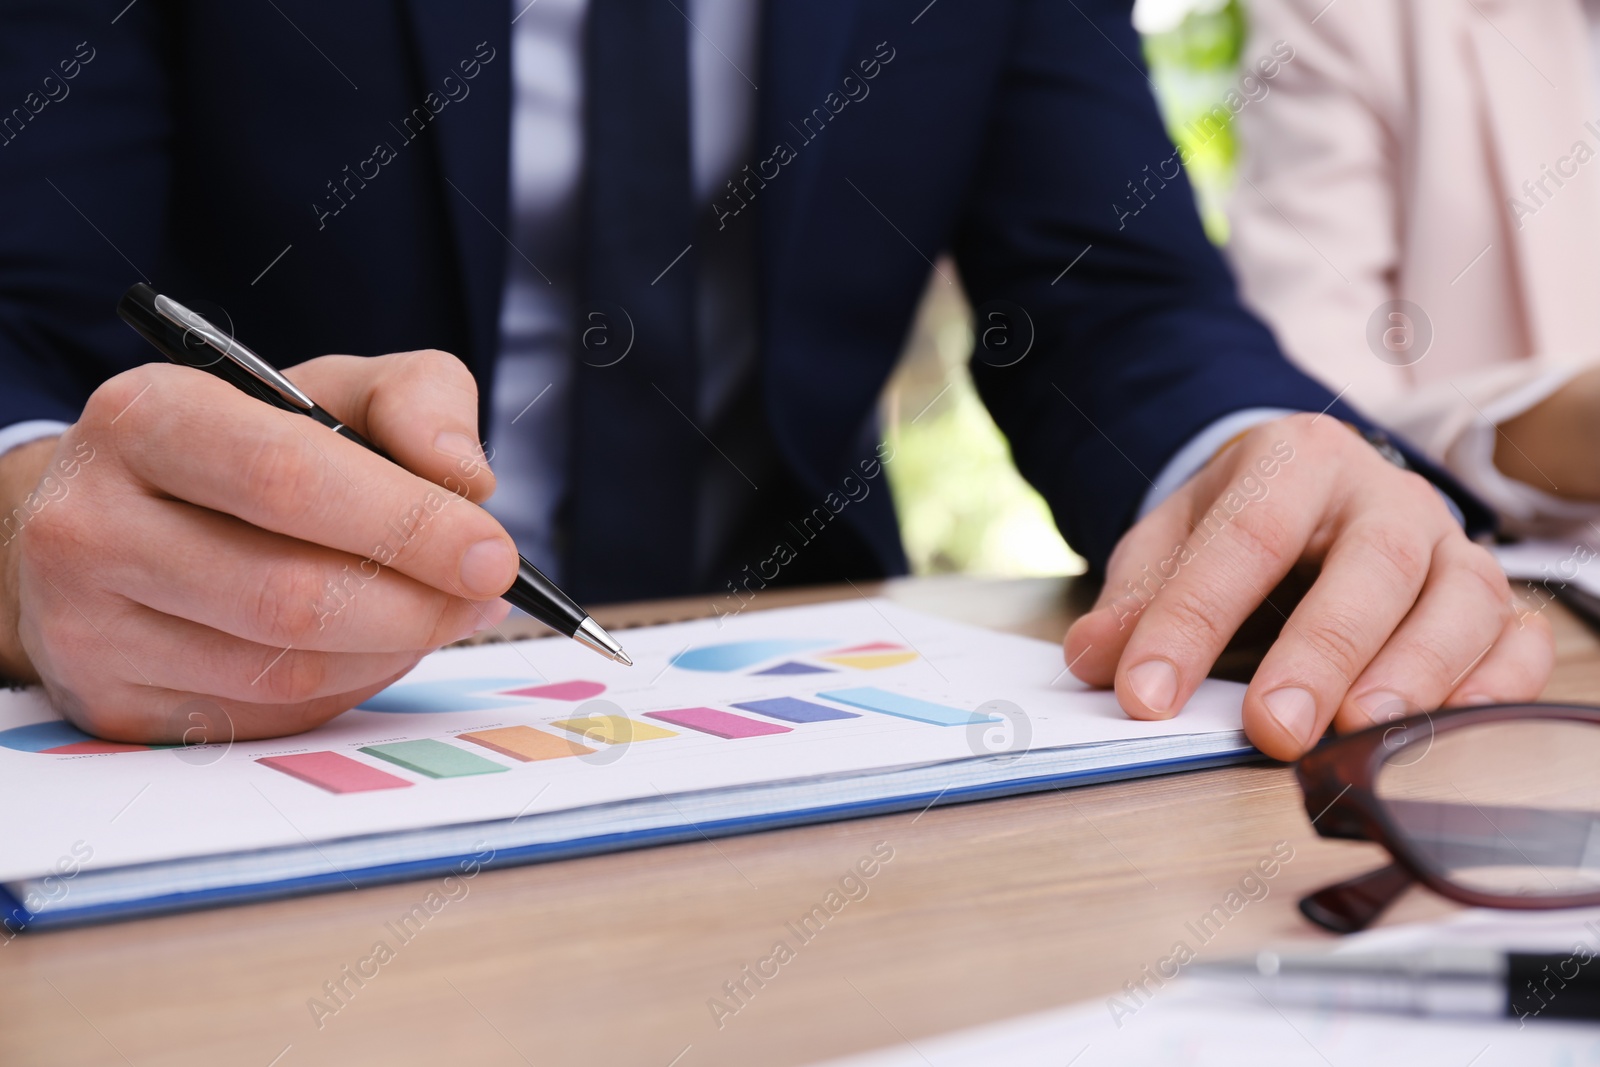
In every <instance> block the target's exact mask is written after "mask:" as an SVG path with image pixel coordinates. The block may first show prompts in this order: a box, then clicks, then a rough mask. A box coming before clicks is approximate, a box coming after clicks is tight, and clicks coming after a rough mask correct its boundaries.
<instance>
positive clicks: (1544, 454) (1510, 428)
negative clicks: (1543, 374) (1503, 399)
mask: <svg viewBox="0 0 1600 1067" xmlns="http://www.w3.org/2000/svg"><path fill="white" fill-rule="evenodd" d="M1597 416H1600V368H1594V369H1592V370H1588V371H1585V372H1583V373H1582V374H1580V375H1578V376H1577V377H1575V378H1573V379H1572V381H1570V382H1568V383H1567V384H1566V385H1565V386H1563V387H1562V388H1560V389H1559V390H1557V391H1556V392H1555V393H1552V394H1551V395H1550V396H1549V397H1547V398H1546V399H1545V400H1544V401H1543V402H1541V403H1539V404H1535V405H1534V406H1533V407H1531V408H1529V409H1528V410H1527V411H1524V412H1523V413H1522V414H1520V415H1517V416H1516V417H1514V418H1511V419H1508V420H1506V421H1505V422H1503V423H1501V424H1500V433H1499V436H1498V437H1497V438H1496V441H1495V449H1494V465H1495V466H1496V467H1498V468H1499V469H1500V473H1502V474H1504V475H1505V476H1506V477H1508V478H1515V479H1517V480H1518V481H1520V482H1524V483H1526V484H1527V485H1531V486H1533V488H1535V489H1539V490H1542V491H1544V492H1547V493H1553V494H1554V495H1556V496H1561V497H1567V498H1568V499H1572V500H1600V463H1596V462H1595V457H1596V456H1597V455H1600V417H1597Z"/></svg>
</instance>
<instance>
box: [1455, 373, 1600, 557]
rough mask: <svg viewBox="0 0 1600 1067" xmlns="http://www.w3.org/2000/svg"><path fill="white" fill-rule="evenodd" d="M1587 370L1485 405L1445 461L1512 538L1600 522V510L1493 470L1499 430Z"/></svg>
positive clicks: (1555, 376) (1554, 376) (1537, 382)
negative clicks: (1479, 417) (1503, 521)
mask: <svg viewBox="0 0 1600 1067" xmlns="http://www.w3.org/2000/svg"><path fill="white" fill-rule="evenodd" d="M1584 369H1585V368H1584V367H1561V368H1558V369H1556V370H1552V371H1549V372H1548V373H1545V374H1541V375H1540V376H1539V377H1537V378H1535V379H1533V381H1531V382H1528V383H1527V384H1526V385H1524V386H1523V387H1522V388H1520V389H1515V390H1513V391H1511V392H1509V393H1506V394H1505V395H1504V396H1500V397H1496V398H1495V399H1494V400H1492V401H1490V402H1488V403H1486V404H1484V405H1483V406H1482V407H1481V408H1480V409H1479V412H1480V414H1482V415H1483V418H1481V419H1475V420H1473V422H1472V423H1471V424H1470V425H1469V426H1468V427H1467V429H1466V430H1465V431H1463V432H1462V434H1461V436H1460V437H1458V438H1456V440H1455V442H1454V443H1453V444H1451V446H1450V450H1449V452H1448V454H1447V456H1446V459H1447V463H1448V466H1449V468H1450V472H1451V473H1452V474H1454V475H1455V476H1456V477H1457V478H1459V479H1460V480H1461V483H1462V484H1463V485H1465V486H1466V487H1467V488H1468V489H1470V490H1472V491H1473V492H1474V493H1476V494H1477V495H1478V496H1479V497H1480V498H1482V500H1483V502H1484V503H1486V504H1488V505H1489V506H1490V507H1491V508H1493V509H1494V510H1495V512H1496V513H1498V514H1499V515H1500V516H1501V517H1502V518H1503V519H1505V520H1506V521H1507V524H1508V526H1509V527H1510V528H1511V530H1512V532H1516V533H1532V532H1541V531H1542V532H1553V531H1554V528H1557V527H1566V526H1569V525H1572V524H1581V523H1588V522H1592V521H1594V520H1596V519H1600V504H1596V503H1589V502H1585V501H1579V500H1566V499H1563V498H1561V497H1558V496H1556V495H1555V494H1554V493H1548V492H1545V491H1544V490H1542V489H1540V488H1538V487H1537V486H1533V485H1529V484H1528V483H1526V482H1521V481H1518V480H1516V479H1515V478H1508V477H1506V475H1504V474H1502V473H1501V472H1500V468H1498V467H1496V466H1495V465H1494V448H1495V442H1496V440H1497V438H1498V437H1499V434H1500V424H1501V423H1503V422H1506V421H1507V420H1509V419H1512V418H1515V417H1516V416H1518V415H1521V414H1522V413H1523V412H1525V411H1527V410H1529V409H1530V408H1533V407H1535V406H1537V405H1538V404H1540V403H1543V402H1544V401H1545V400H1547V399H1549V397H1550V396H1551V395H1552V394H1553V393H1555V392H1556V391H1557V390H1559V389H1561V387H1562V386H1564V385H1566V384H1567V383H1568V382H1570V381H1571V380H1572V379H1573V377H1574V376H1575V375H1577V374H1578V373H1580V372H1581V371H1583V370H1584Z"/></svg>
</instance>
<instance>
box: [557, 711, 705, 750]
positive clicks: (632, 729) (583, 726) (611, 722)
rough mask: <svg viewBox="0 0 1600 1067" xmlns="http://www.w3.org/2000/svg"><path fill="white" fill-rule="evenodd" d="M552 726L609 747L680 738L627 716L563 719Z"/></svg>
mask: <svg viewBox="0 0 1600 1067" xmlns="http://www.w3.org/2000/svg"><path fill="white" fill-rule="evenodd" d="M550 725H551V726H558V727H560V728H561V729H563V730H571V731H572V732H573V733H575V734H577V735H579V736H580V737H582V738H583V739H584V740H585V741H600V742H603V743H604V744H607V745H626V744H631V743H632V742H634V741H655V740H658V739H660V738H663V737H677V736H678V732H677V731H676V730H668V729H665V728H663V727H660V726H655V725H653V724H651V723H647V722H640V721H639V720H637V719H630V718H628V717H627V716H625V715H587V716H585V717H583V718H581V719H562V720H560V721H559V722H553V723H551V724H550Z"/></svg>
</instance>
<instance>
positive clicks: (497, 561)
mask: <svg viewBox="0 0 1600 1067" xmlns="http://www.w3.org/2000/svg"><path fill="white" fill-rule="evenodd" d="M516 576H517V553H516V550H515V549H513V548H512V547H511V543H510V542H509V541H507V540H506V539H505V538H503V537H491V538H489V539H488V540H485V541H479V542H478V543H477V544H475V545H473V546H472V547H471V548H469V549H467V550H466V551H465V552H463V553H462V554H461V584H462V585H463V586H464V587H465V588H466V590H467V592H468V593H469V594H471V595H473V596H478V597H483V598H488V597H492V596H499V595H500V594H501V593H503V592H505V591H506V589H507V588H508V587H509V586H510V585H511V580H512V579H513V578H515V577H516Z"/></svg>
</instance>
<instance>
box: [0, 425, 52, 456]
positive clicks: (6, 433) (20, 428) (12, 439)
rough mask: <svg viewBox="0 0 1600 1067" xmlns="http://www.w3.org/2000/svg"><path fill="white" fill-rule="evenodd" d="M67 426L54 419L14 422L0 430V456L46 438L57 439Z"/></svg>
mask: <svg viewBox="0 0 1600 1067" xmlns="http://www.w3.org/2000/svg"><path fill="white" fill-rule="evenodd" d="M67 425H68V424H67V423H65V422H57V421H56V420H54V419H29V420H28V421H27V422H14V423H12V424H11V425H10V426H6V427H4V428H0V456H3V455H5V454H6V453H7V452H10V451H11V450H12V449H13V448H20V447H22V446H23V445H26V444H31V443H32V442H34V441H38V440H41V439H43V438H46V437H59V436H60V435H61V434H62V433H64V432H65V431H66V429H67Z"/></svg>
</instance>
